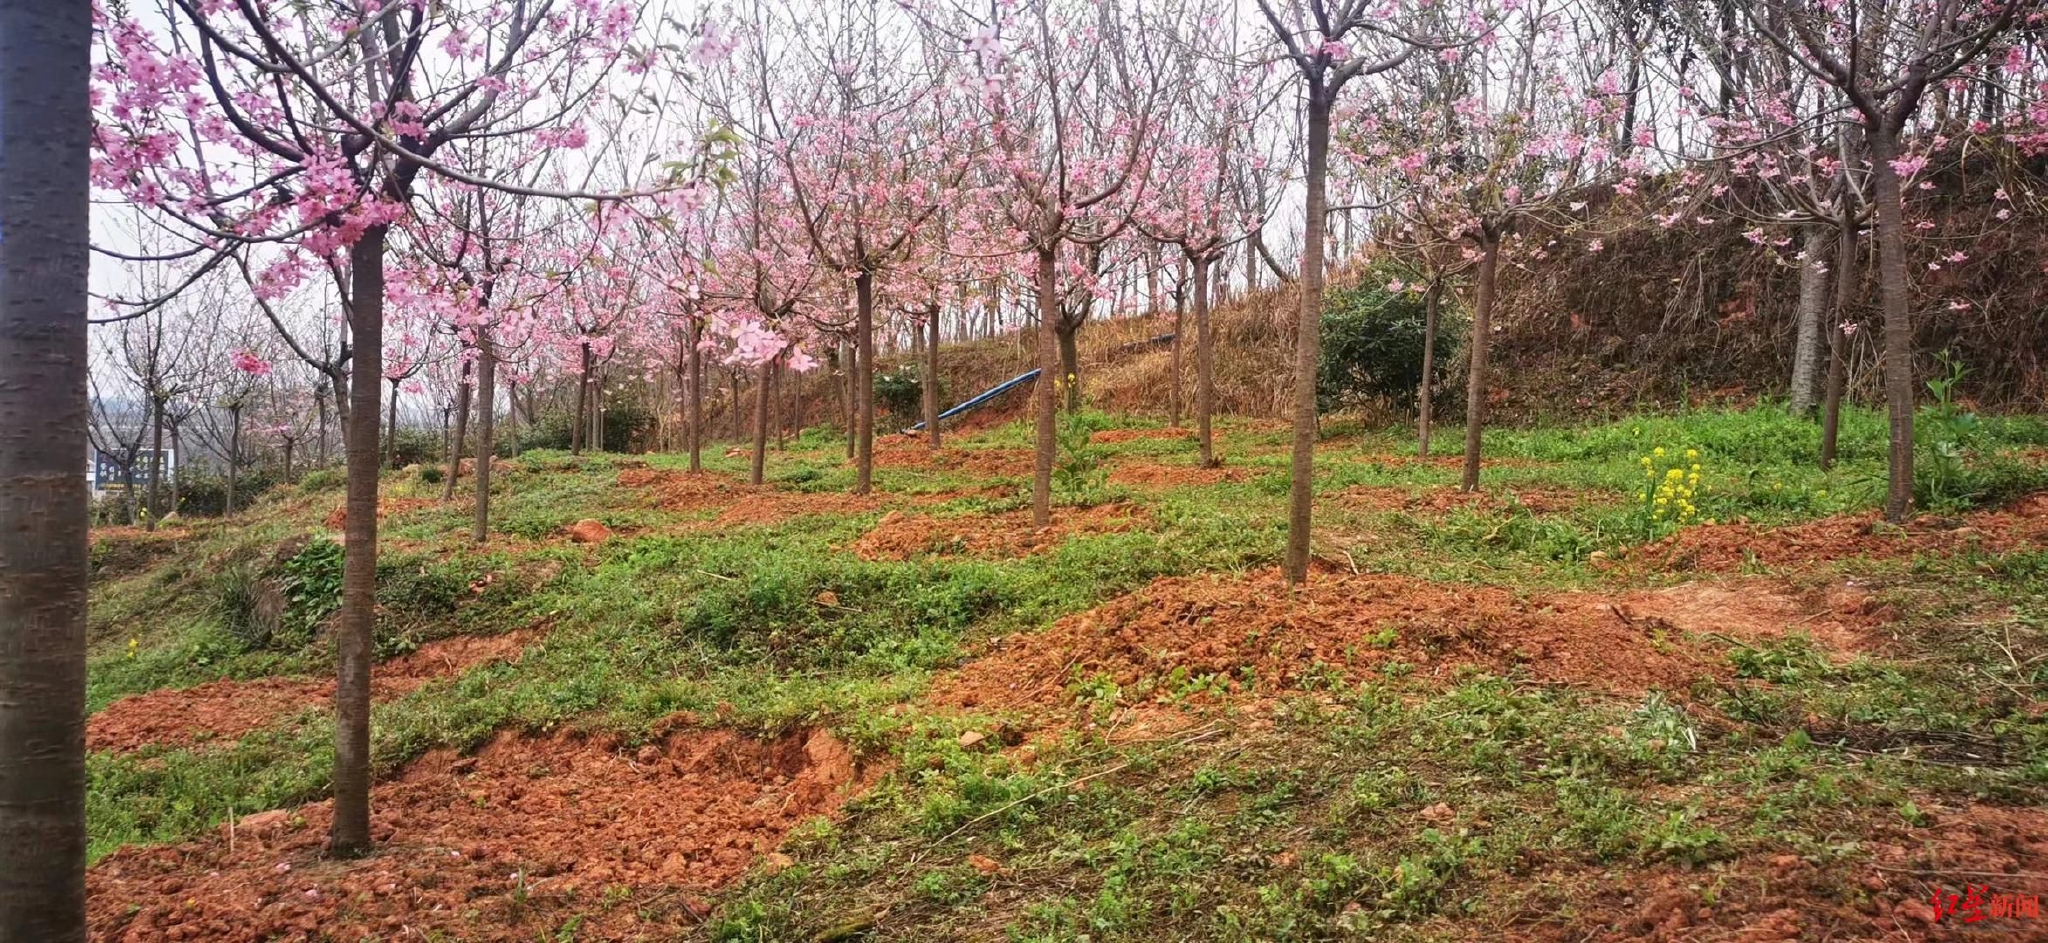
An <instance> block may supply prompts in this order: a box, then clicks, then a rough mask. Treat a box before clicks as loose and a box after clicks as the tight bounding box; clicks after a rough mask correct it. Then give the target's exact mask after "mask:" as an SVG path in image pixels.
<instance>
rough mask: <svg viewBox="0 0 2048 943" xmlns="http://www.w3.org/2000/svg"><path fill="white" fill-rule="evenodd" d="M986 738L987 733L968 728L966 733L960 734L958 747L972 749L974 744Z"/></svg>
mask: <svg viewBox="0 0 2048 943" xmlns="http://www.w3.org/2000/svg"><path fill="white" fill-rule="evenodd" d="M987 739H988V735H987V734H984V733H982V732H981V731H979V730H969V731H967V732H966V733H963V734H961V735H960V749H962V750H972V749H974V747H975V745H976V744H979V743H980V742H981V741H983V740H987Z"/></svg>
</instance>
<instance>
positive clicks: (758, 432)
mask: <svg viewBox="0 0 2048 943" xmlns="http://www.w3.org/2000/svg"><path fill="white" fill-rule="evenodd" d="M759 369H760V371H761V375H760V376H759V377H758V378H757V379H755V381H754V461H753V464H752V465H750V466H749V467H748V470H747V483H748V484H750V485H758V484H760V483H761V482H762V480H763V479H762V475H763V473H764V472H765V471H766V470H767V466H768V413H769V408H768V403H769V401H770V400H771V399H773V398H774V394H773V393H772V392H771V391H770V390H769V389H768V379H769V373H770V371H773V370H774V369H775V361H773V360H769V361H767V362H765V363H763V364H761V366H760V368H759Z"/></svg>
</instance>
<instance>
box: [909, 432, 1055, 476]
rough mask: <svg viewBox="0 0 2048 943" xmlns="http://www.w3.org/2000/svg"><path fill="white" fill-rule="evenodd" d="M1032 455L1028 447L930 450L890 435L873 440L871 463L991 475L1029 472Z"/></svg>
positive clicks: (924, 446)
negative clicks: (873, 460) (886, 438)
mask: <svg viewBox="0 0 2048 943" xmlns="http://www.w3.org/2000/svg"><path fill="white" fill-rule="evenodd" d="M1033 460H1034V455H1033V453H1032V452H1031V451H1030V450H1029V449H955V448H942V449H937V450H933V449H932V448H931V447H930V446H927V445H926V444H925V443H924V442H923V441H922V440H919V439H912V438H909V437H901V438H899V437H894V436H892V437H890V438H889V439H888V440H881V439H877V440H876V441H875V467H877V468H915V469H926V470H931V471H957V472H967V473H969V474H975V475H988V476H991V477H1003V478H1015V477H1021V476H1026V475H1030V474H1031V471H1032V462H1033Z"/></svg>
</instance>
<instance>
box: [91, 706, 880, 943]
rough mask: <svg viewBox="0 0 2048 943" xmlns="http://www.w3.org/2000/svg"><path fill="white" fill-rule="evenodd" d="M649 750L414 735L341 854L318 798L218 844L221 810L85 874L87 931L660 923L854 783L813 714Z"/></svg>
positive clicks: (182, 935)
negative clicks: (773, 735) (417, 746)
mask: <svg viewBox="0 0 2048 943" xmlns="http://www.w3.org/2000/svg"><path fill="white" fill-rule="evenodd" d="M658 753H659V756H658V757H657V761H656V762H655V763H654V764H652V765H648V764H639V763H637V762H635V760H634V758H633V757H631V756H629V755H626V754H622V753H621V752H619V750H618V749H617V748H616V746H615V745H614V744H612V743H610V742H607V741H604V740H594V739H582V738H578V737H574V736H558V737H552V738H546V739H533V738H525V737H519V736H513V735H505V736H501V737H499V738H498V739H497V740H496V741H494V742H493V743H491V744H490V745H489V746H487V747H485V748H484V749H483V750H482V751H480V752H478V753H477V754H476V755H475V757H474V759H475V760H476V763H475V764H474V765H473V766H472V767H470V768H468V769H467V771H466V772H461V773H458V772H457V769H456V763H457V761H458V760H460V759H463V758H461V757H458V756H457V755H456V754H454V753H453V752H449V751H437V752H434V753H429V754H427V755H426V756H424V757H422V758H421V759H420V760H418V761H417V762H415V763H414V764H412V766H411V767H409V768H408V769H406V770H405V772H404V773H403V774H401V775H400V776H399V777H398V778H397V779H395V780H393V781H390V782H385V783H381V784H379V785H378V786H377V787H376V788H375V792H374V794H373V797H372V805H371V808H372V810H373V812H372V815H373V820H372V831H373V834H375V835H376V836H377V837H378V842H379V847H378V850H377V853H376V854H375V855H373V856H371V857H368V858H363V859H358V860H353V861H334V860H329V859H326V858H324V857H323V856H322V854H321V846H322V844H323V842H324V841H325V837H326V830H327V825H328V822H329V819H330V818H331V815H332V810H331V806H330V804H329V803H327V802H319V803H314V804H312V805H308V806H306V807H304V808H303V809H301V810H299V811H298V813H297V814H296V816H294V817H293V818H291V819H289V820H284V821H279V822H277V823H276V837H275V839H274V840H272V841H268V842H256V841H242V840H238V841H236V842H235V843H234V844H233V845H232V846H230V843H229V840H228V837H227V835H226V833H225V832H226V830H225V829H223V830H221V832H220V833H217V834H214V835H210V836H208V837H206V838H203V839H200V840H198V841H194V842H190V843H187V844H184V845H179V846H175V847H160V848H147V849H124V850H122V851H118V852H116V853H114V854H112V855H109V856H108V857H107V858H106V859H104V860H102V861H101V862H100V863H99V864H97V865H95V866H94V867H93V869H92V870H91V872H90V874H89V876H88V879H87V880H88V886H89V888H90V900H91V904H90V908H91V915H90V920H91V932H92V936H93V938H94V939H96V940H101V941H123V943H128V941H134V943H141V941H155V940H166V939H205V940H216V941H225V943H237V941H257V940H270V939H280V938H288V939H299V938H322V939H365V938H388V937H393V936H394V935H401V936H402V935H414V936H416V937H423V938H429V939H432V938H449V939H462V940H532V939H537V938H541V937H543V936H549V937H551V935H552V933H553V932H554V930H555V929H556V928H558V927H560V926H562V924H563V921H564V920H566V919H568V918H569V917H570V916H572V915H582V918H583V919H582V921H581V923H582V930H581V932H580V933H579V935H578V937H577V938H578V939H627V938H631V939H640V938H656V939H668V938H674V937H677V936H680V935H683V934H684V933H685V932H686V931H687V930H689V929H690V928H692V927H694V926H695V925H696V924H697V923H698V922H699V921H700V920H701V919H702V918H703V916H704V914H705V913H706V912H707V908H705V907H704V906H703V904H702V903H701V901H698V900H696V899H695V898H693V897H691V896H689V895H687V894H678V893H677V892H678V891H683V890H689V891H698V892H702V891H708V890H711V889H715V888H717V887H720V886H722V885H724V884H725V883H727V882H729V881H731V880H732V879H734V878H736V877H738V876H739V875H740V874H741V873H743V872H744V871H745V870H746V869H747V868H748V867H749V865H750V864H751V863H752V862H753V861H754V859H755V858H756V856H759V855H763V854H768V853H772V852H773V851H774V849H775V847H776V846H777V845H778V844H780V843H781V841H782V838H783V836H784V835H786V834H787V833H788V832H789V830H790V829H791V828H793V827H795V826H796V825H797V824H798V823H799V822H801V821H803V820H804V819H807V818H810V817H812V816H814V815H820V814H830V813H831V812H832V811H833V810H835V809H836V808H837V807H838V805H839V804H840V803H841V802H843V801H844V800H845V799H846V798H847V797H848V796H849V794H850V793H851V792H852V791H853V790H855V789H857V788H859V787H860V785H861V780H860V778H859V775H858V770H857V766H856V764H855V763H854V762H853V760H852V757H851V754H850V753H848V752H847V750H846V748H845V746H844V745H842V744H840V743H838V741H836V740H834V739H832V738H831V736H830V735H828V734H825V733H822V732H811V733H802V732H799V733H795V734H791V735H787V736H784V737H782V738H779V739H776V740H757V739H753V738H749V737H746V736H742V735H739V734H736V733H732V732H729V731H687V732H682V733H678V734H675V735H674V736H671V737H670V738H669V739H668V741H667V742H666V743H665V744H663V745H662V747H661V748H660V749H659V751H658ZM513 823H516V825H514V824H513ZM238 837H241V836H238ZM405 927H409V928H411V929H410V930H407V931H405V933H404V934H400V933H399V931H400V929H401V928H405Z"/></svg>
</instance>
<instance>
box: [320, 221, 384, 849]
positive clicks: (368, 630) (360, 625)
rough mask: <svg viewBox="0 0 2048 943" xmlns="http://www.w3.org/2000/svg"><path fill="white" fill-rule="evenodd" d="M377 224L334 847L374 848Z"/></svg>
mask: <svg viewBox="0 0 2048 943" xmlns="http://www.w3.org/2000/svg"><path fill="white" fill-rule="evenodd" d="M385 234H386V230H385V229H384V227H382V226H373V227H371V228H369V229H368V230H366V231H365V232H364V233H363V236H362V238H361V239H359V240H357V241H356V244H355V245H354V246H352V247H350V249H349V268H350V275H351V278H352V279H353V286H352V287H353V291H352V293H353V295H354V305H353V308H354V310H353V311H351V312H350V317H349V326H350V327H351V329H352V330H353V332H354V337H355V345H354V346H355V352H354V360H353V362H352V363H351V365H350V366H351V367H352V368H353V369H354V371H355V376H354V382H353V383H352V384H351V387H352V389H351V390H350V394H351V402H350V403H349V421H350V424H351V425H353V426H354V428H352V429H350V430H349V431H348V434H347V442H348V501H347V505H346V506H347V520H346V522H345V523H344V525H343V530H342V574H341V617H340V619H339V620H338V624H337V625H336V627H335V630H334V649H335V659H334V660H335V668H336V672H335V673H336V679H335V690H334V821H333V825H332V827H331V828H330V829H329V831H328V849H329V851H330V852H331V853H332V854H334V855H336V856H340V857H348V856H353V855H359V854H362V853H364V852H366V851H368V850H369V848H370V657H371V642H372V640H373V639H375V638H376V636H377V465H378V458H379V456H378V451H377V414H378V412H380V410H378V409H377V405H378V403H377V397H378V395H379V394H381V393H382V392H383V390H382V389H380V388H379V386H378V381H379V380H381V379H383V376H382V374H383V372H384V363H383V361H384V240H385Z"/></svg>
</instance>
